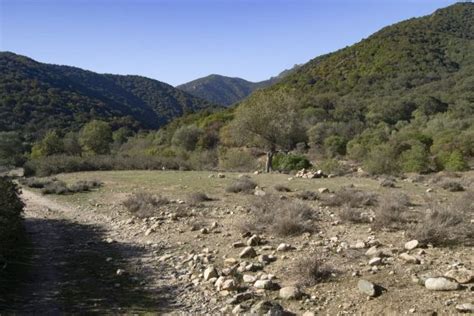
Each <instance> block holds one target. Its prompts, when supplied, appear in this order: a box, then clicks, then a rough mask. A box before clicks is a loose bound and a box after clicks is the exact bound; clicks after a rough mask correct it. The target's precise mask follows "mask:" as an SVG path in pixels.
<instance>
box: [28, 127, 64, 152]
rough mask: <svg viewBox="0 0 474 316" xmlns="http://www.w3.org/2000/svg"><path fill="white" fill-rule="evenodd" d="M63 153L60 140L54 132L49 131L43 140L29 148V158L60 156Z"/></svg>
mask: <svg viewBox="0 0 474 316" xmlns="http://www.w3.org/2000/svg"><path fill="white" fill-rule="evenodd" d="M63 151H64V146H63V142H62V140H61V138H60V137H59V135H58V133H56V131H49V132H48V133H46V135H45V136H44V137H43V139H42V140H41V141H40V142H38V143H36V144H35V145H33V148H31V158H41V157H46V156H51V155H56V154H60V153H62V152H63Z"/></svg>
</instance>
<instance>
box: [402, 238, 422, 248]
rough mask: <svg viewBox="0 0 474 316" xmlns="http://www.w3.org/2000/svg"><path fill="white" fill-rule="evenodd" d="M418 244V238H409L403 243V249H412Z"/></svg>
mask: <svg viewBox="0 0 474 316" xmlns="http://www.w3.org/2000/svg"><path fill="white" fill-rule="evenodd" d="M419 245H420V243H419V242H418V240H416V239H414V240H410V241H409V242H407V243H405V249H406V250H413V249H415V248H417V247H418V246H419Z"/></svg>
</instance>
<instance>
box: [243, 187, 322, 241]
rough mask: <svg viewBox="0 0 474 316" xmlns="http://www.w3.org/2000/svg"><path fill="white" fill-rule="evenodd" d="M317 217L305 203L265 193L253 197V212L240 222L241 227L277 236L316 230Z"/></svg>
mask: <svg viewBox="0 0 474 316" xmlns="http://www.w3.org/2000/svg"><path fill="white" fill-rule="evenodd" d="M315 219H316V214H315V212H314V210H313V209H311V208H310V207H309V206H307V205H305V204H303V203H298V202H297V203H295V202H290V201H286V200H280V199H279V198H278V197H276V196H272V195H265V196H263V197H259V198H255V199H252V214H251V216H250V218H247V219H245V220H243V221H242V222H241V223H240V229H241V230H245V231H251V232H252V231H257V232H262V231H265V232H266V233H268V234H273V235H277V236H295V235H300V234H302V233H304V232H313V231H315V229H316V226H315V223H314V220H315Z"/></svg>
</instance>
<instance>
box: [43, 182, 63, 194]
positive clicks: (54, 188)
mask: <svg viewBox="0 0 474 316" xmlns="http://www.w3.org/2000/svg"><path fill="white" fill-rule="evenodd" d="M69 192H70V191H69V188H68V187H67V184H66V183H64V182H63V181H53V182H51V183H49V184H47V185H45V186H44V188H43V189H41V193H43V194H66V193H69Z"/></svg>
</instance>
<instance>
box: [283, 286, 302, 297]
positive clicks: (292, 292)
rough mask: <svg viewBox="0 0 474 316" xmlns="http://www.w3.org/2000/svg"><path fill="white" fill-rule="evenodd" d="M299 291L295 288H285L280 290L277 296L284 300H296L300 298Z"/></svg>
mask: <svg viewBox="0 0 474 316" xmlns="http://www.w3.org/2000/svg"><path fill="white" fill-rule="evenodd" d="M302 295H303V293H301V291H300V289H299V288H297V287H296V286H287V287H283V288H281V289H280V293H279V296H280V297H281V298H282V299H285V300H298V299H300V298H301V297H302Z"/></svg>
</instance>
